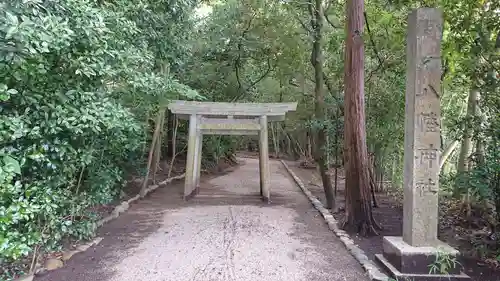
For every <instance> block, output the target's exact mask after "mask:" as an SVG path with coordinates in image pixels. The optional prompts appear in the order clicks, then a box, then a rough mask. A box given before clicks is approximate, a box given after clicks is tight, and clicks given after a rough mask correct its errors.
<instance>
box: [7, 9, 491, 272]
mask: <svg viewBox="0 0 500 281" xmlns="http://www.w3.org/2000/svg"><path fill="white" fill-rule="evenodd" d="M422 6H432V7H439V8H441V9H442V10H443V12H444V19H445V25H444V35H443V41H442V65H443V73H442V77H441V80H442V90H441V92H442V96H441V108H442V126H441V129H442V141H441V150H442V158H441V163H440V166H441V182H440V186H441V191H440V195H441V198H442V199H441V200H457V199H458V200H459V202H461V204H462V205H463V208H464V209H465V210H466V213H467V215H468V216H476V217H477V216H479V217H481V218H482V219H484V220H485V221H486V222H487V225H488V228H487V229H486V230H485V231H487V233H488V237H489V239H490V240H491V241H495V242H494V243H490V244H488V247H490V248H491V247H493V246H491V245H496V246H494V247H493V251H498V249H499V247H498V241H497V240H495V239H497V238H495V237H498V235H497V236H495V234H496V233H498V229H497V225H498V223H499V222H500V147H499V143H500V88H499V82H500V80H499V79H500V74H499V69H500V51H499V49H500V2H498V1H494V0H481V1H477V0H435V1H434V0H422V1H417V0H366V1H364V3H363V1H359V0H350V1H347V5H346V3H344V1H321V0H314V1H313V0H311V1H306V0H291V1H265V0H245V1H238V0H227V1H196V0H158V1H146V0H113V1H107V0H97V1H93V0H60V1H50V0H26V1H4V2H2V3H0V144H1V145H0V265H2V264H7V263H9V264H11V263H14V264H15V263H16V262H18V261H25V260H26V259H28V260H31V257H33V256H36V255H37V254H38V253H39V252H41V251H50V250H53V249H57V248H58V247H60V245H61V241H62V239H63V238H65V237H76V238H77V239H85V238H89V237H91V236H92V235H93V234H94V232H95V221H96V217H97V215H96V213H95V212H94V207H95V206H99V205H103V204H107V203H109V202H111V201H112V200H114V199H115V198H117V197H118V196H120V193H121V191H122V189H123V186H124V182H125V180H126V179H130V177H131V176H132V175H135V176H144V175H145V174H146V170H150V169H146V168H147V166H148V165H147V159H148V153H149V152H150V151H149V150H150V148H151V147H152V145H151V144H152V142H153V140H155V142H156V141H157V142H158V143H159V144H161V145H159V146H157V147H158V149H156V150H155V151H151V153H150V154H151V155H152V156H154V157H155V159H156V160H155V161H152V163H153V164H152V165H151V166H152V167H151V169H154V171H153V172H152V174H156V173H168V170H158V169H157V166H158V165H157V164H158V163H159V162H160V161H167V162H169V161H170V160H171V159H172V157H173V156H174V155H177V157H178V158H179V159H182V158H183V157H185V149H186V132H187V124H186V123H185V122H178V121H177V120H176V119H175V118H174V116H172V115H171V114H170V113H168V112H165V107H166V105H167V104H168V102H169V101H170V100H173V99H189V100H200V101H203V100H206V101H233V102H288V101H290V102H298V109H297V112H295V113H293V114H290V115H288V118H287V120H286V121H285V122H283V123H277V124H273V125H272V127H271V128H270V133H269V136H270V140H269V143H270V150H271V154H272V155H275V156H281V157H289V158H290V157H291V158H293V159H297V160H299V161H302V163H303V166H312V167H316V166H317V167H318V169H319V172H320V173H321V176H322V180H323V184H324V190H325V193H326V195H327V199H328V206H329V207H330V208H338V207H341V206H334V203H335V200H333V196H334V192H333V189H334V184H332V182H331V173H330V172H329V170H330V169H331V168H334V167H338V168H343V169H345V174H346V190H347V195H346V197H347V198H348V200H347V206H346V208H347V209H348V210H349V212H348V214H349V216H347V218H346V227H350V229H351V230H352V231H356V232H362V233H363V234H376V232H377V229H378V224H377V222H375V221H374V220H373V218H372V217H371V208H372V204H370V200H371V198H370V188H373V189H374V191H376V192H379V191H382V189H384V188H388V185H387V184H385V185H384V183H386V182H390V185H389V186H390V187H391V188H395V189H400V188H402V171H403V152H404V147H403V140H404V108H405V106H404V103H405V98H404V97H405V79H406V67H405V65H406V30H407V22H406V20H407V16H408V14H409V12H410V11H411V9H414V8H417V7H422ZM200 7H203V8H200ZM202 11H210V13H208V14H207V16H203V13H202ZM346 58H347V59H346ZM345 73H350V75H345ZM155 128H157V131H158V133H157V135H156V136H154V131H155ZM174 136H175V138H174ZM174 139H175V140H174ZM256 144H257V142H256V141H252V138H251V137H240V138H238V137H225V136H224V137H220V136H213V137H205V138H204V145H203V151H204V152H203V156H204V158H203V164H202V165H203V166H204V167H209V166H213V165H214V163H217V161H218V160H219V159H221V158H230V159H233V158H234V153H235V152H236V151H238V150H254V149H257V147H256ZM344 164H346V165H345V166H344ZM453 198H454V199H453ZM485 245H486V244H485ZM488 247H487V248H488ZM496 255H497V254H496ZM21 263H22V262H21ZM1 267H2V268H3V266H1ZM19 268H22V266H21V265H20V266H19ZM15 270H16V269H15V268H14V270H13V271H11V270H10V269H9V270H4V271H3V272H2V274H3V277H0V278H10V277H12V276H13V275H14V273H13V272H15Z"/></svg>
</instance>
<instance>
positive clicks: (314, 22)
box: [308, 0, 335, 209]
mask: <svg viewBox="0 0 500 281" xmlns="http://www.w3.org/2000/svg"><path fill="white" fill-rule="evenodd" d="M308 8H309V13H310V15H311V27H312V30H313V34H314V35H313V36H314V37H313V46H312V52H311V64H312V66H313V67H314V82H315V87H314V92H315V97H316V99H315V103H314V113H315V117H316V119H317V120H318V121H319V122H320V123H321V124H322V125H321V128H318V129H317V130H316V144H315V148H316V149H315V152H314V157H315V161H316V163H317V165H318V168H319V173H320V176H321V180H322V182H323V189H324V191H325V197H326V205H327V208H328V209H333V208H335V197H334V196H335V195H334V192H333V186H332V181H331V179H330V177H329V176H328V173H327V171H328V167H327V161H326V157H325V156H326V151H327V150H326V149H325V148H326V147H325V146H326V128H325V126H324V122H325V90H324V85H325V81H324V80H323V52H322V46H321V45H322V42H321V41H322V32H323V31H322V28H323V6H322V1H321V0H315V3H313V2H312V1H310V2H309V5H308Z"/></svg>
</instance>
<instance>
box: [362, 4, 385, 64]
mask: <svg viewBox="0 0 500 281" xmlns="http://www.w3.org/2000/svg"><path fill="white" fill-rule="evenodd" d="M363 15H364V16H365V23H366V30H367V31H368V36H369V37H370V43H371V44H372V47H373V51H374V52H375V55H376V56H377V59H378V62H379V64H382V59H381V58H380V55H379V53H378V50H377V46H376V45H375V41H373V36H372V33H371V31H370V24H369V23H368V16H367V15H366V12H363Z"/></svg>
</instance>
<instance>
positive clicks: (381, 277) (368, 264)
mask: <svg viewBox="0 0 500 281" xmlns="http://www.w3.org/2000/svg"><path fill="white" fill-rule="evenodd" d="M280 162H281V163H282V164H283V166H284V167H285V169H286V170H287V171H288V173H289V174H290V176H292V178H293V180H294V181H295V183H296V184H297V185H298V186H299V187H300V189H301V190H302V192H303V193H304V194H305V195H306V197H307V198H308V199H309V201H311V204H312V205H313V206H314V208H315V209H316V210H318V212H320V213H321V215H322V216H323V218H324V219H325V222H326V223H327V224H328V228H329V229H330V230H331V231H332V232H333V233H334V234H335V236H337V237H338V238H339V239H340V241H342V243H343V244H344V246H345V247H346V248H347V250H349V252H350V253H351V255H352V256H353V257H354V258H355V259H356V260H357V261H358V262H359V263H360V264H361V267H363V269H364V270H365V271H366V273H367V274H368V277H369V278H370V280H374V281H389V280H391V279H389V276H387V275H386V274H384V273H382V272H381V271H380V270H379V269H378V267H377V266H376V265H375V264H374V263H373V262H372V261H370V259H369V258H368V256H367V255H366V254H365V252H364V251H363V250H361V248H359V247H358V246H357V245H356V244H354V241H353V240H352V239H351V238H350V237H349V234H347V232H345V231H344V230H342V229H340V227H339V226H338V222H337V220H336V219H335V217H333V215H332V214H331V213H330V210H328V209H327V208H325V207H324V206H323V203H321V201H320V200H319V199H318V198H316V196H314V195H313V194H312V193H311V191H310V190H309V189H308V188H307V187H306V186H305V185H304V183H303V182H302V180H301V179H300V178H299V177H298V176H297V175H296V174H295V172H294V171H292V169H291V168H290V167H289V166H288V164H287V163H286V162H285V161H284V160H280Z"/></svg>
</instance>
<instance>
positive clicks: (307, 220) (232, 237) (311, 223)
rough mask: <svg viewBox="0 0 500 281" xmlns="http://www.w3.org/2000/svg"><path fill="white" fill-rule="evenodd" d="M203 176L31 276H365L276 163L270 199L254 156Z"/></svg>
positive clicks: (288, 280)
mask: <svg viewBox="0 0 500 281" xmlns="http://www.w3.org/2000/svg"><path fill="white" fill-rule="evenodd" d="M242 161H244V162H245V164H244V165H243V166H241V167H239V168H237V169H236V170H235V171H233V172H231V173H228V174H226V175H224V176H220V177H216V178H212V179H208V180H206V181H204V182H202V184H201V191H200V194H198V195H197V196H196V197H194V198H193V199H192V200H190V201H188V202H183V201H182V200H180V199H179V198H180V194H181V193H182V182H180V183H177V184H174V185H172V186H168V187H165V188H162V189H159V190H157V191H155V192H154V193H153V194H152V195H151V196H149V197H148V198H146V199H144V200H141V201H139V203H137V204H135V205H133V206H131V208H130V209H129V211H128V212H127V213H125V214H123V215H122V216H120V217H119V218H118V219H116V220H114V221H112V222H110V223H108V224H107V225H105V226H103V227H102V228H101V230H100V236H102V237H103V238H104V240H103V241H102V242H101V243H100V244H99V245H98V246H96V247H93V248H92V249H90V250H88V251H87V252H84V253H81V254H77V255H76V256H75V257H74V258H72V259H71V260H70V261H69V262H68V263H67V264H66V265H65V267H64V268H61V269H59V270H56V271H52V272H49V273H47V274H45V275H43V276H38V277H37V278H36V279H35V280H36V281H49V280H50V281H63V280H64V281H65V280H68V281H69V280H72V281H73V280H76V281H80V280H81V281H94V280H103V281H129V280H130V281H146V280H147V281H155V280H158V281H190V280H193V281H226V280H227V281H233V280H234V281H239V280H241V281H243V280H248V281H259V280H262V281H278V280H283V281H294V280H297V281H299V280H300V281H323V280H329V281H344V280H345V281H358V280H359V281H365V280H368V279H367V277H365V275H364V272H363V270H362V269H361V267H360V266H359V265H358V264H357V262H356V261H355V260H354V258H353V257H352V256H351V255H350V254H349V253H348V252H347V250H346V249H345V248H344V247H343V245H342V243H341V242H340V241H339V240H338V239H337V238H336V237H335V236H334V235H333V233H332V232H330V230H328V227H327V226H326V224H325V223H324V221H323V219H322V218H321V216H320V215H319V213H318V212H317V211H316V210H315V209H314V208H313V207H312V205H311V204H310V203H309V201H308V200H307V198H306V197H305V196H304V195H303V194H302V193H301V191H300V190H299V189H298V188H297V187H296V186H295V184H294V183H293V182H292V180H291V178H290V177H289V176H288V175H287V174H286V171H285V170H284V168H283V167H282V166H281V163H279V162H277V161H271V163H270V164H271V165H270V167H271V175H272V176H271V178H272V180H271V186H272V190H271V200H272V203H271V204H269V205H268V204H264V203H263V202H261V201H260V198H259V176H258V160H256V159H242Z"/></svg>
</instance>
